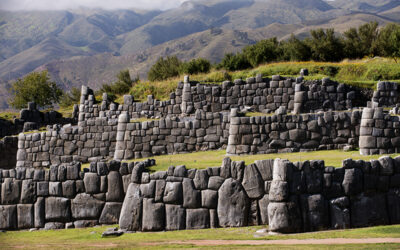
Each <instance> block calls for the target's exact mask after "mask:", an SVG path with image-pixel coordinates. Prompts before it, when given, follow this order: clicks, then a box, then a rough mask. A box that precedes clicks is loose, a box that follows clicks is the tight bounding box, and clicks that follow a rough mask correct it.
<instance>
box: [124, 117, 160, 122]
mask: <svg viewBox="0 0 400 250" xmlns="http://www.w3.org/2000/svg"><path fill="white" fill-rule="evenodd" d="M158 120H160V119H155V118H154V119H153V118H146V117H141V118H134V119H131V120H130V122H131V123H132V122H150V121H158Z"/></svg>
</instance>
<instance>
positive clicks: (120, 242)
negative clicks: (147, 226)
mask: <svg viewBox="0 0 400 250" xmlns="http://www.w3.org/2000/svg"><path fill="white" fill-rule="evenodd" d="M108 227H109V226H102V227H95V228H85V229H66V230H55V231H34V232H29V231H16V232H6V233H0V248H1V249H8V248H32V249H37V248H41V249H42V248H45V249H51V248H55V247H57V248H74V249H75V248H81V249H82V248H94V247H96V248H97V247H99V248H135V249H136V248H143V249H150V248H151V249H165V248H191V247H193V244H191V243H190V242H187V243H185V241H190V240H254V241H258V240H285V239H326V238H354V239H356V238H358V239H365V238H399V237H400V225H392V226H379V227H370V228H360V229H350V230H336V231H322V232H314V233H303V234H290V235H271V236H270V235H260V236H258V237H255V236H254V235H255V233H256V231H257V230H258V229H261V228H264V226H255V227H243V228H218V229H203V230H186V231H172V232H147V233H143V232H138V233H133V234H124V235H122V236H121V237H118V238H107V239H104V238H101V233H102V232H104V231H105V230H106V229H107V228H108ZM177 241H179V243H176V242H177ZM171 243H172V245H171ZM206 247H207V246H205V247H204V248H206ZM209 247H210V246H208V248H209ZM232 247H235V248H238V247H240V248H249V246H248V245H247V246H246V245H230V246H225V247H224V248H228V249H229V248H232ZM277 247H278V246H268V245H265V246H264V247H263V248H267V249H269V248H271V249H273V248H274V249H276V248H277ZM281 247H283V248H284V249H289V248H290V249H293V248H296V249H321V248H323V249H327V248H329V249H331V248H332V247H334V248H336V249H349V248H350V249H377V248H379V249H396V248H397V249H398V248H399V245H396V244H351V245H314V246H311V245H302V246H301V245H299V246H279V248H281ZM196 248H198V247H196ZM218 248H222V247H218Z"/></svg>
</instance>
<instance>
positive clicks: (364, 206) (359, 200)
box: [350, 193, 389, 227]
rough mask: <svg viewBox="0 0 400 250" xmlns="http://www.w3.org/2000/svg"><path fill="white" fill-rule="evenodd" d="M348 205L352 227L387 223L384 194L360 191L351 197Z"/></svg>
mask: <svg viewBox="0 0 400 250" xmlns="http://www.w3.org/2000/svg"><path fill="white" fill-rule="evenodd" d="M350 205H351V207H350V211H351V225H352V226H353V227H368V226H376V225H386V224H388V223H389V217H388V214H387V211H388V210H387V207H386V199H385V195H384V194H371V195H367V194H364V193H361V194H359V195H358V196H355V197H352V198H351V201H350Z"/></svg>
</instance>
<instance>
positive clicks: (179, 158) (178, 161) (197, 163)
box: [83, 150, 399, 171]
mask: <svg viewBox="0 0 400 250" xmlns="http://www.w3.org/2000/svg"><path fill="white" fill-rule="evenodd" d="M398 155H399V154H393V155H390V156H392V157H396V156H398ZM381 156H382V155H368V156H363V155H360V153H359V152H358V151H350V152H344V151H342V150H326V151H312V152H297V153H282V154H258V155H239V156H238V155H235V156H229V157H230V158H231V159H232V160H234V161H245V162H246V164H251V163H253V162H254V161H256V160H265V159H275V158H281V159H288V160H290V161H292V162H296V161H305V160H324V161H325V166H333V167H341V166H342V161H343V160H344V159H348V158H351V159H353V160H359V159H361V160H367V161H368V160H371V159H378V158H379V157H381ZM224 157H227V156H226V151H225V150H215V151H203V152H195V153H188V154H176V155H162V156H154V157H151V158H153V159H155V160H156V164H157V165H156V166H154V167H151V168H150V169H151V171H161V170H167V169H168V167H169V166H171V165H173V166H179V165H185V166H186V167H187V168H198V169H205V168H208V167H216V166H221V163H222V160H223V159H224ZM143 160H145V158H143V159H135V160H134V161H143ZM83 167H88V164H85V165H84V166H83Z"/></svg>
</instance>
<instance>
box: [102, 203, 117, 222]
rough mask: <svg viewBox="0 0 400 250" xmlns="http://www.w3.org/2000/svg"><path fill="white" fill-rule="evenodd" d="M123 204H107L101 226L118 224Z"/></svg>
mask: <svg viewBox="0 0 400 250" xmlns="http://www.w3.org/2000/svg"><path fill="white" fill-rule="evenodd" d="M121 208H122V203H121V202H107V203H106V204H105V205H104V208H103V211H102V212H101V215H100V218H99V223H100V224H118V219H119V216H120V213H121Z"/></svg>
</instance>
